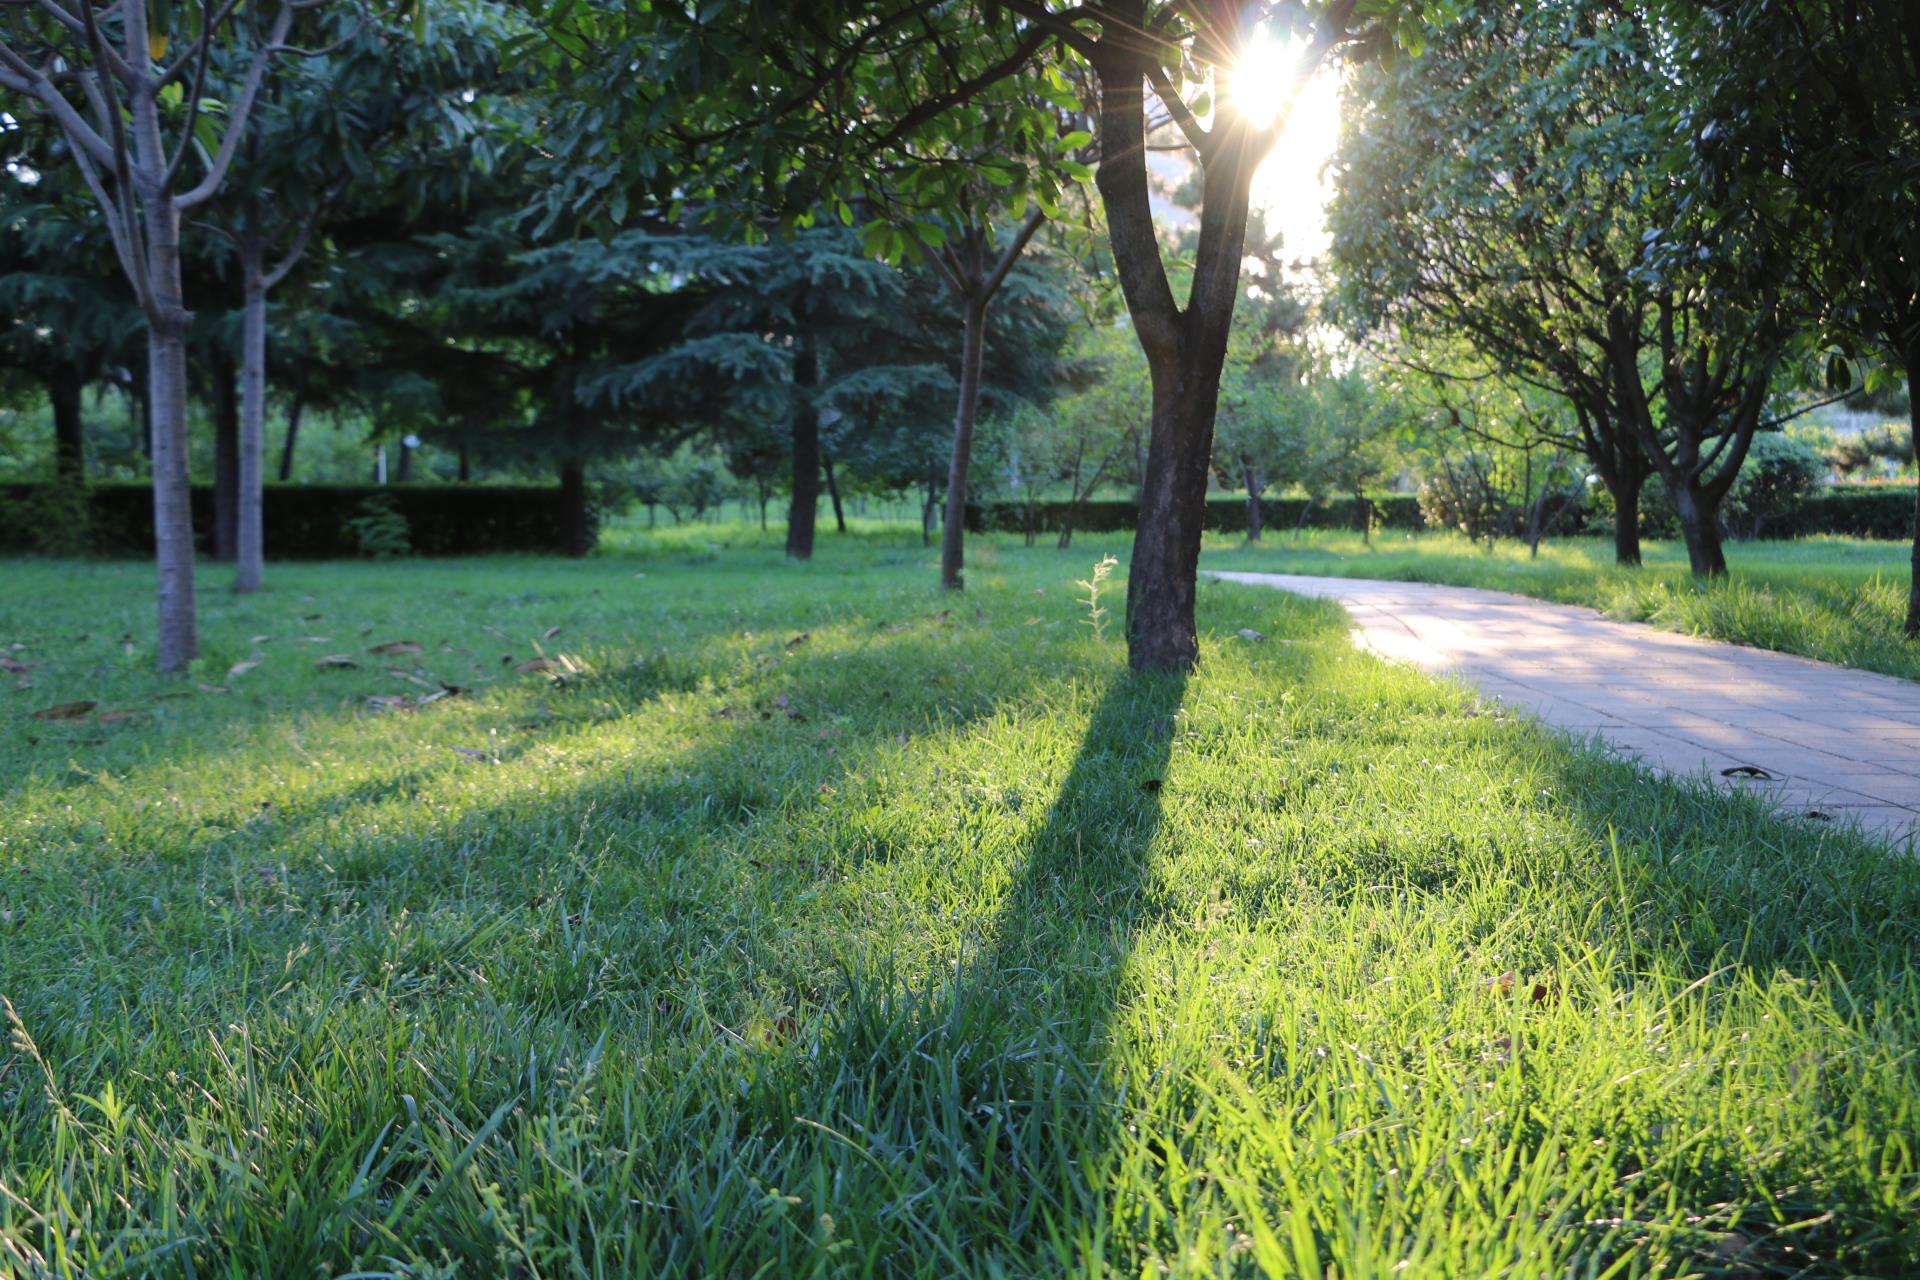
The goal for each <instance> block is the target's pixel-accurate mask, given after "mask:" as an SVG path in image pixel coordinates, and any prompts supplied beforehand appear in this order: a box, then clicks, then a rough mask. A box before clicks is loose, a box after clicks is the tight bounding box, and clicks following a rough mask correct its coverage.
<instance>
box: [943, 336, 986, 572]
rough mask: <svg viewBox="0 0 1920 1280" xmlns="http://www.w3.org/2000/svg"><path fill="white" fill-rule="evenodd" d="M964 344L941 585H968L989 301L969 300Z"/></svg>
mask: <svg viewBox="0 0 1920 1280" xmlns="http://www.w3.org/2000/svg"><path fill="white" fill-rule="evenodd" d="M964 305H965V320H964V323H963V327H962V330H961V333H962V337H961V345H960V401H959V404H958V405H956V406H955V408H954V411H953V454H952V456H951V457H950V458H949V460H948V462H947V527H946V528H945V529H944V530H943V531H942V532H941V537H940V585H941V586H943V587H945V588H946V589H947V590H949V591H959V590H961V589H962V588H963V587H965V586H966V575H965V573H964V570H965V567H966V555H967V553H966V537H967V473H968V472H969V471H970V470H971V469H972V466H973V426H974V418H975V415H976V414H977V413H978V411H979V407H980V370H981V366H982V364H983V362H984V360H985V356H986V328H987V304H986V301H985V300H984V299H981V298H967V299H965V303H964Z"/></svg>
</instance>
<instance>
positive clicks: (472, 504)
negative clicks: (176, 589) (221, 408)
mask: <svg viewBox="0 0 1920 1280" xmlns="http://www.w3.org/2000/svg"><path fill="white" fill-rule="evenodd" d="M48 487H49V486H46V485H38V484H15V485H0V551H15V552H18V551H36V550H43V549H46V548H44V546H43V542H42V538H43V537H44V534H43V533H42V532H41V526H40V524H39V523H37V522H36V520H37V518H35V517H33V516H32V513H33V512H34V511H36V510H38V509H39V508H38V507H37V506H36V505H35V504H36V503H38V502H40V501H41V499H40V497H39V495H40V493H41V491H43V490H45V489H47V488H48ZM375 497H378V498H385V499H386V500H388V501H389V502H390V503H391V504H392V507H393V510H394V511H395V513H396V514H398V516H399V517H400V518H401V519H402V520H404V521H405V522H406V528H407V534H408V540H409V541H410V542H411V544H412V548H413V554H414V555H419V556H462V555H483V554H489V553H502V552H530V553H552V554H561V553H564V552H565V550H566V537H565V528H566V511H565V507H564V505H563V504H562V501H561V496H560V490H559V489H557V488H546V487H541V488H535V487H532V486H517V487H509V486H505V485H452V484H419V485H406V484H396V485H268V486H267V491H266V508H265V519H266V542H267V556H268V558H269V559H274V560H335V559H345V558H349V557H353V556H358V555H361V554H363V553H362V549H361V542H360V539H359V537H358V534H357V531H356V530H355V529H354V528H353V527H352V522H353V520H354V518H355V517H356V516H358V515H360V514H361V510H360V508H361V504H363V503H364V502H366V501H367V499H369V498H375ZM85 510H86V513H87V521H86V524H87V525H88V526H89V527H88V530H87V534H88V536H87V538H86V540H85V543H84V549H86V550H91V551H93V552H95V553H96V554H101V555H147V554H150V553H151V552H152V551H153V493H152V491H151V490H150V489H149V488H148V487H147V486H146V485H143V484H99V485H94V486H92V487H91V488H90V489H88V491H87V497H86V504H85ZM193 529H194V536H195V538H196V540H197V541H198V543H199V545H200V549H201V550H203V551H205V550H209V549H210V544H211V539H212V533H213V490H212V489H211V488H209V487H207V486H204V485H196V486H194V490H193ZM81 549H83V548H82V547H77V546H76V547H72V548H70V550H71V551H79V550H81Z"/></svg>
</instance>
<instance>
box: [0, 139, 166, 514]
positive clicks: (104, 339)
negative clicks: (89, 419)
mask: <svg viewBox="0 0 1920 1280" xmlns="http://www.w3.org/2000/svg"><path fill="white" fill-rule="evenodd" d="M38 132H40V133H42V134H43V135H44V134H48V133H51V130H46V129H42V130H39V131H38ZM26 135H27V130H25V129H22V128H20V127H19V126H18V125H16V126H14V127H13V128H10V129H5V130H4V131H0V136H4V137H5V138H6V141H7V143H8V144H9V145H8V159H9V163H8V164H7V165H6V166H5V169H6V172H4V173H0V316H4V317H5V319H4V320H3V321H0V364H3V365H7V366H10V367H12V368H15V369H18V370H20V371H21V372H22V373H24V374H27V375H29V376H30V377H32V378H33V379H34V380H35V381H37V382H38V383H39V384H40V385H41V387H42V388H43V389H44V391H45V393H46V397H47V403H48V406H49V408H50V409H51V410H52V416H53V428H54V448H53V458H54V472H55V474H56V475H57V476H60V477H62V478H64V479H68V480H80V479H83V478H84V476H85V473H86V453H87V449H86V428H85V421H84V412H85V411H84V399H83V393H84V392H85V390H86V388H87V387H88V385H89V384H92V383H95V382H98V381H101V380H104V379H109V378H112V377H113V376H114V374H115V373H116V372H117V370H118V369H119V368H120V366H121V365H122V364H124V363H126V362H128V361H129V360H130V358H131V355H132V352H133V351H134V350H136V349H137V338H138V333H139V328H140V313H139V311H138V310H137V309H136V308H135V306H134V305H133V299H132V298H131V296H130V295H129V294H128V291H127V286H126V281H125V280H124V278H122V277H121V276H120V275H119V274H118V273H117V272H116V271H115V270H114V269H113V268H112V267H111V266H110V265H109V259H110V258H111V255H112V250H111V248H110V247H109V246H108V244H107V235H106V228H105V226H104V224H102V222H101V221H100V215H99V213H98V211H97V210H96V209H95V208H94V207H93V202H92V197H91V196H89V195H88V194H87V193H86V191H85V190H84V189H80V190H74V189H73V188H77V187H79V175H77V174H74V173H72V172H71V169H70V168H68V167H61V166H58V165H56V166H55V167H54V168H52V169H51V170H41V169H37V168H34V167H33V164H32V161H33V160H34V159H38V158H40V157H39V155H38V150H39V149H37V148H36V147H35V146H34V145H33V142H32V141H30V140H29V139H28V137H27V136H26ZM39 141H42V142H44V141H46V139H45V138H42V139H40V140H39ZM16 145H17V146H18V148H19V149H18V150H15V146H16ZM43 163H44V161H43Z"/></svg>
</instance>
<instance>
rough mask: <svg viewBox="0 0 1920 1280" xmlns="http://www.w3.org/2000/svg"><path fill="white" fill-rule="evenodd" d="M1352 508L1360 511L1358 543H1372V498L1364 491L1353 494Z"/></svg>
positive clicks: (1364, 544)
mask: <svg viewBox="0 0 1920 1280" xmlns="http://www.w3.org/2000/svg"><path fill="white" fill-rule="evenodd" d="M1353 505H1354V509H1355V510H1357V511H1359V513H1360V545H1361V546H1363V547H1371V546H1372V545H1373V499H1372V498H1369V497H1368V496H1367V495H1366V494H1364V493H1356V494H1354V495H1353Z"/></svg>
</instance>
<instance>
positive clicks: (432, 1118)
mask: <svg viewBox="0 0 1920 1280" xmlns="http://www.w3.org/2000/svg"><path fill="white" fill-rule="evenodd" d="M827 541H830V540H827ZM1112 549H1113V550H1119V549H1120V548H1119V547H1118V546H1116V547H1114V548H1112ZM1106 550H1108V548H1105V547H1089V548H1087V549H1086V550H1085V551H1083V552H1081V553H1078V554H1076V555H1075V556H1074V557H1073V558H1072V559H1071V560H1066V559H1063V558H1061V557H1059V556H1057V555H1055V554H1053V553H1051V552H1028V551H1025V550H1022V549H1020V548H1017V547H1014V546H1012V545H1010V544H1007V543H994V542H983V543H982V545H981V546H980V547H979V548H978V550H977V552H976V554H975V555H974V556H973V557H972V561H973V572H972V574H971V575H970V584H971V585H970V588H969V590H968V592H967V593H966V594H965V595H964V596H962V597H953V596H951V595H943V594H941V593H940V592H938V591H937V589H936V588H935V586H934V582H935V576H934V564H933V558H932V553H928V552H921V551H919V550H918V549H917V548H915V547H912V546H911V545H901V546H893V545H890V544H875V543H872V542H864V541H862V542H856V543H855V544H854V545H852V546H851V547H849V548H847V549H845V550H842V549H839V548H837V547H829V548H828V549H827V550H826V551H825V552H824V553H823V555H822V556H821V557H820V558H819V559H818V560H816V561H815V562H814V563H813V564H811V565H807V566H790V565H786V564H783V563H782V562H781V557H780V555H779V552H778V549H777V548H766V549H761V550H753V549H736V550H733V551H729V552H728V553H727V554H726V555H724V556H720V557H718V558H715V559H708V558H707V556H706V554H705V553H704V552H702V551H700V550H699V549H697V548H692V547H684V546H678V547H669V548H662V549H655V550H653V551H650V552H648V553H647V554H646V555H644V556H641V557H612V556H609V557H603V558H599V559H595V560H592V561H588V562H585V563H582V564H561V563H559V562H543V561H536V560H525V561H518V560H499V561H480V562H462V563H432V562H419V563H408V564H402V565H384V564H359V565H342V566H307V567H286V568H283V569H280V570H277V571H276V573H275V575H274V589H273V590H272V591H271V592H270V593H268V594H266V595H263V596H259V597H249V598H236V599H228V598H225V597H220V596H216V595H215V594H214V593H212V592H209V593H208V597H207V614H208V617H207V619H206V630H207V636H208V639H207V649H208V652H209V655H210V656H209V658H208V659H207V660H206V663H205V669H204V670H203V671H202V672H201V673H200V675H199V679H198V682H197V683H198V684H204V685H205V686H207V688H208V689H224V690H225V692H206V691H203V690H201V689H200V688H198V687H195V685H194V684H193V683H189V684H187V685H178V684H169V683H167V682H163V681H160V680H159V679H157V678H155V677H152V676H149V675H147V674H146V673H145V664H144V662H142V661H141V660H140V658H139V655H138V654H137V653H136V654H135V655H132V656H129V655H128V654H126V652H125V645H126V642H125V641H122V640H121V639H120V637H121V635H122V634H124V633H125V632H127V631H128V630H131V629H133V628H134V627H135V626H136V625H137V624H135V623H133V622H132V621H130V620H131V619H132V618H133V617H134V616H135V615H136V614H138V613H140V612H141V611H143V610H144V608H145V603H146V602H145V596H146V585H147V584H146V580H145V575H144V573H143V572H142V571H140V570H139V569H137V568H134V567H131V566H128V567H121V566H112V565H94V566H81V567H75V566H59V567H57V568H55V567H52V566H43V565H33V564H24V565H21V564H16V565H10V566H9V567H8V571H7V573H6V575H5V576H4V578H3V579H0V640H4V641H5V642H7V643H8V644H14V643H18V644H21V645H24V646H25V647H24V648H22V649H19V650H11V649H10V650H9V652H12V653H14V655H15V658H16V661H19V662H22V663H34V664H37V666H36V669H35V670H33V671H31V672H30V673H25V675H24V678H26V679H30V680H32V681H33V685H32V687H31V688H26V689H19V690H15V691H13V692H11V693H9V694H7V695H6V696H7V697H8V698H9V699H10V702H9V703H8V707H7V710H6V711H5V713H4V714H5V720H4V723H5V726H6V729H5V732H4V734H0V898H4V902H0V906H3V907H4V909H5V910H6V911H7V912H8V915H7V917H6V924H5V926H4V929H5V932H4V934H0V993H3V994H5V995H6V996H7V997H8V998H9V999H10V1000H11V1002H12V1006H13V1012H12V1014H11V1015H10V1017H11V1018H12V1023H11V1026H10V1031H9V1034H10V1035H11V1037H12V1039H11V1046H10V1047H9V1048H8V1049H6V1050H4V1051H0V1188H4V1190H0V1270H4V1269H11V1270H13V1271H15V1272H19V1273H22V1274H36V1273H44V1274H53V1275H74V1276H78V1275H87V1276H110V1275H136V1274H152V1273H160V1274H177V1275H195V1276H199V1275H208V1274H215V1273H220V1274H270V1275H313V1274H327V1273H331V1274H335V1275H340V1274H348V1273H354V1274H375V1275H452V1274H507V1275H528V1276H532V1275H541V1276H554V1275H597V1274H642V1273H644V1274H668V1275H692V1274H728V1275H732V1274H766V1275H829V1276H841V1275H847V1276H860V1275H888V1276H895V1275H925V1276H946V1275H980V1276H993V1275H1057V1274H1062V1273H1073V1274H1091V1275H1122V1274H1124V1275H1140V1274H1169V1275H1257V1274H1277V1275H1301V1276H1315V1277H1318V1276H1323V1275H1325V1274H1328V1272H1329V1270H1331V1271H1332V1272H1333V1273H1335V1274H1341V1275H1353V1276H1362V1275H1382V1274H1390V1273H1393V1272H1394V1271H1395V1269H1396V1268H1398V1269H1399V1270H1400V1273H1401V1274H1409V1275H1422V1276H1463V1277H1464V1276H1475V1277H1477V1276H1488V1275H1513V1276H1521V1275H1544V1274H1553V1275H1588V1276H1602V1275H1727V1276H1735V1275H1742V1276H1744V1275H1755V1274H1804V1275H1884V1276H1900V1275H1908V1274H1911V1273H1912V1272H1913V1270H1914V1269H1915V1266H1916V1263H1917V1261H1920V1227H1916V1226H1915V1223H1916V1222H1917V1221H1920V1216H1916V1209H1917V1208H1920V1205H1917V1204H1916V1200H1917V1199H1920V1170H1916V1166H1915V1152H1914V1149H1913V1137H1912V1135H1913V1133H1914V1126H1915V1114H1914V1109H1915V1106H1916V1099H1920V1088H1917V1087H1916V1086H1917V1085H1920V1080H1916V1066H1915V1057H1914V1048H1915V1046H1916V1044H1920V982H1917V981H1916V979H1915V977H1914V966H1913V959H1914V955H1915V950H1916V943H1920V870H1917V869H1916V868H1915V866H1914V864H1913V863H1912V862H1911V861H1909V860H1905V859H1902V858H1899V857H1897V856H1895V855H1893V854H1891V853H1890V852H1888V851H1886V850H1884V849H1882V848H1879V847H1877V846H1875V845H1872V844H1870V843H1868V842H1865V841H1863V840H1860V839H1858V838H1856V837H1854V836H1852V835H1850V834H1848V833H1846V832H1843V831H1831V830H1809V829H1803V828H1799V827H1789V826H1783V825H1781V824H1779V823H1777V822H1775V821H1774V820H1772V819H1771V818H1769V817H1768V816H1766V815H1765V814H1764V813H1763V812H1762V811H1761V810H1760V809H1759V808H1758V807H1757V806H1756V805H1754V804H1753V803H1751V802H1749V801H1747V800H1744V799H1742V798H1740V797H1727V796H1720V795H1716V794H1714V793H1712V792H1711V791H1709V790H1706V789H1703V788H1693V787H1688V786H1678V785H1673V784H1669V783H1665V782H1660V781H1656V780H1653V779H1650V778H1647V777H1645V776H1643V775H1641V774H1639V773H1637V772H1636V771H1635V770H1634V769H1633V768H1631V767H1629V766H1627V765H1624V764H1620V763H1617V762H1613V761H1610V760H1607V759H1603V758H1600V757H1596V756H1592V755H1589V754H1586V753H1584V752H1582V751H1580V750H1578V749H1576V748H1575V747H1573V746H1571V745H1569V744H1567V743H1565V742H1564V741H1561V740H1559V739H1556V738H1553V737H1551V736H1549V735H1546V734H1544V733H1542V732H1540V731H1538V730H1536V729H1534V728H1532V727H1530V726H1528V725H1527V724H1525V723H1521V722H1517V721H1514V720H1512V719H1510V718H1509V717H1507V716H1505V715H1504V714H1502V713H1501V712H1499V711H1498V709H1497V708H1495V707H1493V706H1490V705H1487V704H1483V703H1481V702H1479V701H1478V700H1476V699H1475V698H1474V697H1473V696H1472V695H1471V694H1469V693H1468V692H1466V691H1464V690H1462V689H1460V688H1458V687H1456V686H1452V685H1448V684H1444V683H1439V682H1435V681H1433V680H1430V679H1427V678H1425V677H1422V676H1420V675H1418V674H1415V673H1412V672H1408V671H1403V670H1398V669H1394V668H1389V667H1386V666H1384V665H1382V664H1380V663H1379V662H1377V661H1375V660H1373V659H1371V658H1370V657H1367V656H1365V655H1362V654H1360V653H1357V652H1355V651H1354V650H1353V649H1352V647H1351V646H1350V644H1349V642H1348V640H1347V638H1346V635H1345V623H1344V620H1343V618H1342V617H1341V615H1340V614H1339V612H1338V611H1337V610H1336V609H1333V608H1332V607H1330V606H1328V605H1326V604H1324V603H1322V602H1315V601H1305V600H1299V599H1294V598H1290V597H1287V596H1284V595H1282V594H1280V593H1276V592H1271V591H1264V590H1259V589H1253V588H1241V587H1234V586H1227V585H1215V586H1207V587H1204V588H1203V589H1202V592H1201V597H1202V612H1201V617H1202V627H1203V638H1202V650H1203V661H1202V664H1201V668H1200V670H1199V671H1198V672H1197V673H1196V674H1195V675H1193V676H1192V677H1189V678H1186V679H1179V678H1143V677H1135V676H1129V675H1128V674H1127V673H1126V671H1125V669H1124V662H1123V654H1122V651H1121V645H1120V643H1119V641H1118V639H1117V637H1115V636H1112V635H1109V636H1108V638H1107V639H1105V640H1104V641H1102V640H1100V639H1098V638H1096V637H1095V636H1094V635H1093V634H1091V631H1092V629H1091V628H1089V627H1088V626H1086V625H1085V621H1084V620H1085V616H1086V605H1085V602H1084V600H1082V599H1076V597H1075V591H1074V586H1073V580H1074V579H1075V578H1076V577H1078V576H1080V575H1082V574H1084V573H1085V571H1086V564H1087V563H1088V561H1089V558H1090V557H1091V558H1097V557H1098V556H1099V555H1101V554H1102V553H1104V552H1105V551H1106ZM52 599H58V600H59V601H60V602H61V608H60V609H58V610H51V609H48V608H47V607H46V605H47V602H48V601H49V600H52ZM1105 601H1106V597H1104V596H1103V602H1105ZM1110 607H1113V608H1114V610H1115V616H1119V612H1120V611H1119V608H1118V604H1117V602H1112V603H1111V604H1110ZM314 615H318V616H314ZM556 627H557V628H559V630H558V631H557V632H555V631H553V629H554V628H556ZM1243 628H1244V629H1247V630H1249V631H1257V632H1259V633H1262V634H1264V635H1265V636H1267V637H1270V638H1269V639H1266V640H1249V639H1246V638H1243V637H1242V636H1241V635H1240V634H1239V633H1240V631H1241V630H1242V629H1243ZM1116 629H1117V628H1116ZM550 632H551V634H549V633H550ZM316 639H317V640H318V641H319V642H317V643H316V642H313V641H315V640H316ZM395 642H404V643H411V644H416V645H418V646H419V648H420V652H419V653H404V654H393V653H391V652H390V653H389V654H388V655H372V654H369V653H367V650H369V649H371V648H372V647H374V646H375V645H382V644H391V643H395ZM135 647H136V649H137V648H138V645H137V642H135ZM338 653H351V654H353V655H354V657H355V660H356V661H357V662H358V663H359V665H358V666H356V667H352V668H342V667H328V668H324V669H320V668H316V667H315V666H314V665H313V662H312V659H313V657H315V656H319V655H326V654H338ZM254 654H258V655H260V656H259V657H257V658H256V657H254V656H253V655H254ZM541 658H545V659H547V660H549V661H550V662H551V664H552V665H551V666H549V667H546V668H540V667H537V666H536V667H532V668H529V669H527V670H525V671H521V670H517V668H519V667H521V666H522V665H523V664H524V663H528V662H531V661H535V660H537V659H541ZM242 662H258V664H259V665H257V666H254V667H250V668H247V669H246V670H244V671H243V672H241V673H240V674H238V675H233V676H229V675H227V674H226V673H227V672H228V670H229V669H230V668H231V667H232V666H235V665H238V664H240V663H242ZM389 668H391V670H389ZM415 681H424V682H426V684H425V685H422V684H417V683H415ZM448 686H453V687H457V688H459V689H460V690H461V692H460V693H458V694H454V695H451V696H444V697H440V698H435V699H433V700H431V701H422V698H423V696H424V695H425V693H426V692H428V691H430V690H431V689H441V690H444V689H445V688H446V687H448ZM178 693H185V694H186V695H187V696H183V697H173V696H166V695H172V694H178ZM403 693H404V694H407V695H408V696H410V697H413V699H414V701H413V702H412V703H411V704H395V703H382V702H370V701H369V699H370V698H393V697H397V696H399V695H401V694H403ZM88 700H91V701H96V702H97V703H98V704H99V707H100V709H103V710H104V709H115V710H121V709H135V710H137V711H138V714H137V715H134V716H131V717H125V718H119V719H115V720H112V721H108V722H103V721H102V717H101V716H100V714H99V711H98V710H96V711H94V712H92V713H89V714H88V715H86V716H85V717H82V718H77V719H72V720H53V721H36V720H30V719H28V718H27V712H28V711H30V710H32V709H35V708H38V707H41V706H42V705H49V704H56V703H73V702H78V701H88Z"/></svg>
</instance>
